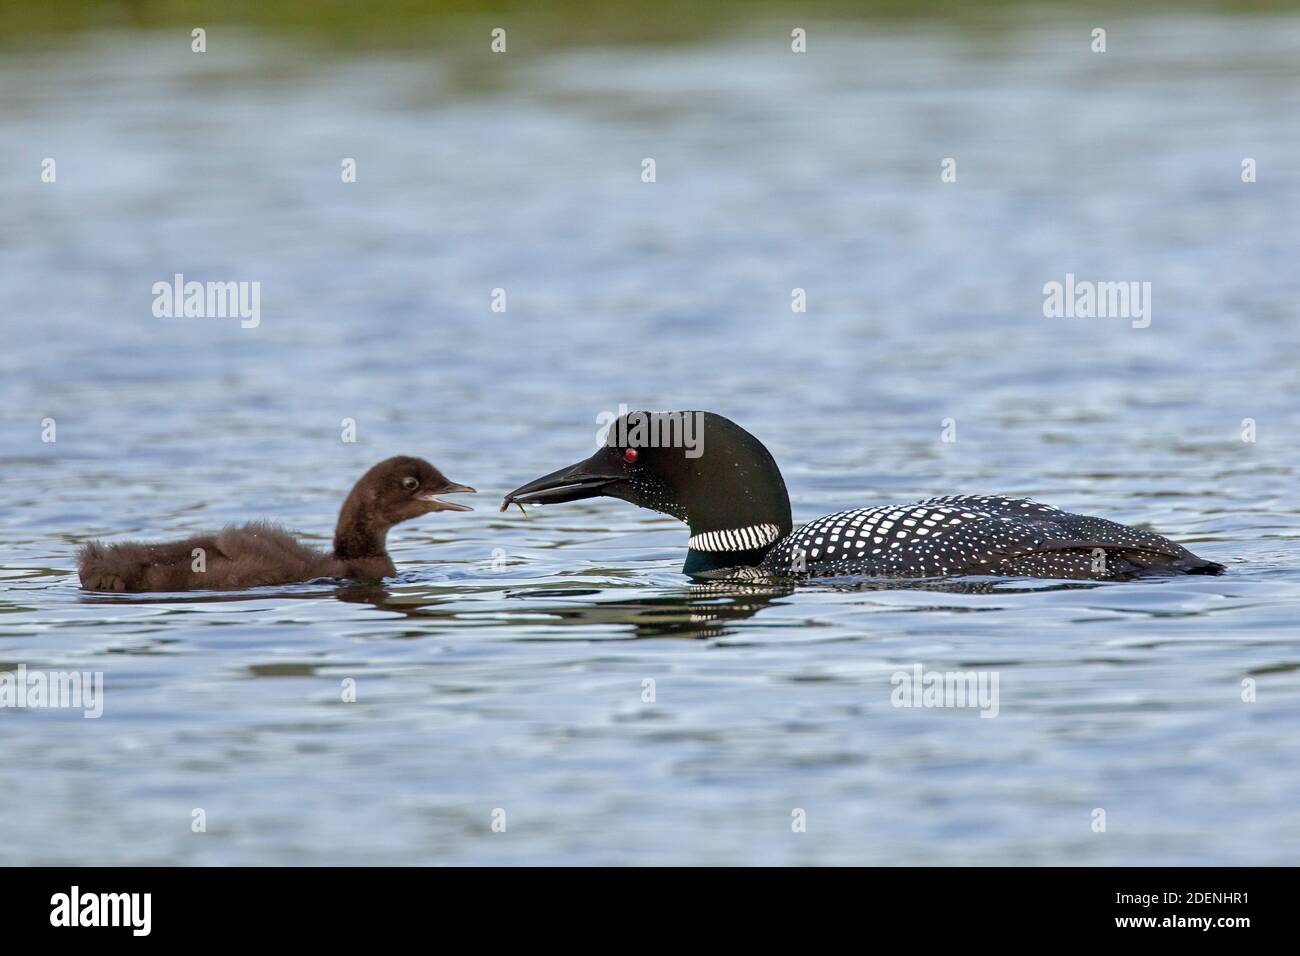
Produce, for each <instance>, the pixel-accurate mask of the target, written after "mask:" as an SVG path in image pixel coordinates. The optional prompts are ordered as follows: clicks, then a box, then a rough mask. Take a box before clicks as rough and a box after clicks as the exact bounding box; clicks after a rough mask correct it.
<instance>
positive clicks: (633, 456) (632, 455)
mask: <svg viewBox="0 0 1300 956" xmlns="http://www.w3.org/2000/svg"><path fill="white" fill-rule="evenodd" d="M639 457H640V455H638V454H637V453H636V449H635V448H624V449H623V460H624V461H625V462H627V463H628V464H629V465H630V464H632V462H634V461H636V460H637V458H639Z"/></svg>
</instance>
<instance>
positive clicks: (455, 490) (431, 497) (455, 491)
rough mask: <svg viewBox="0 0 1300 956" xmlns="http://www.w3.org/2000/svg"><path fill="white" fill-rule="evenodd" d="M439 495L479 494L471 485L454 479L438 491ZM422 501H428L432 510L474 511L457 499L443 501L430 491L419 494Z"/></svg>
mask: <svg viewBox="0 0 1300 956" xmlns="http://www.w3.org/2000/svg"><path fill="white" fill-rule="evenodd" d="M436 494H438V495H474V494H478V492H476V491H475V490H474V489H473V488H471V487H470V486H469V485H459V484H457V483H456V482H454V481H449V482H447V483H446V484H445V485H443V486H442V487H441V488H439V489H438V490H437V492H436ZM419 499H420V500H421V501H424V502H427V503H428V505H429V510H430V511H473V510H474V509H473V508H471V507H470V506H469V505H462V504H459V503H458V502H455V501H443V500H442V499H441V498H438V497H436V496H435V493H434V492H429V493H427V494H423V495H420V496H419Z"/></svg>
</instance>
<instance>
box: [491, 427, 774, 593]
mask: <svg viewBox="0 0 1300 956" xmlns="http://www.w3.org/2000/svg"><path fill="white" fill-rule="evenodd" d="M598 495H604V496H605V497H609V498H622V499H623V500H624V501H630V502H632V504H634V505H639V506H640V507H642V508H650V509H652V510H654V511H661V512H663V513H664V514H669V515H672V516H673V517H675V518H679V519H681V520H682V521H684V522H686V524H687V525H689V526H690V529H691V540H690V549H691V550H690V553H689V555H688V556H687V559H686V565H685V567H683V569H682V570H683V571H684V572H685V573H687V574H700V573H704V572H707V571H711V570H714V569H717V568H733V567H740V566H743V565H756V564H758V563H759V562H760V561H761V560H762V559H763V556H764V555H765V554H766V553H767V552H768V550H769V549H770V548H771V547H772V545H773V544H774V543H776V542H777V541H779V540H780V539H781V538H783V537H785V535H787V534H789V533H790V529H791V522H790V497H789V495H787V494H786V490H785V481H784V480H783V479H782V478H781V472H780V470H779V469H778V468H777V467H776V462H775V461H774V460H773V459H772V455H771V454H770V453H769V452H768V450H767V449H766V448H764V447H763V444H762V442H760V441H759V440H758V439H757V438H755V437H754V436H753V435H751V434H750V433H749V432H747V431H745V430H744V429H743V428H741V427H740V426H739V425H737V424H736V423H735V422H732V421H729V420H728V419H726V418H723V417H722V416H721V415H714V414H713V413H712V412H695V411H690V412H630V413H628V414H627V415H624V416H622V417H621V418H619V419H618V420H617V421H615V422H614V423H613V424H612V425H611V426H610V429H609V433H608V436H607V438H606V440H605V444H604V446H603V447H601V448H600V450H599V451H597V452H596V454H594V455H592V456H591V457H590V458H588V459H587V460H586V461H580V462H578V463H577V464H576V465H570V466H569V467H568V468H561V469H560V470H559V471H555V472H552V473H551V474H549V475H543V476H542V477H541V478H538V479H537V480H536V481H530V482H529V483H528V484H526V485H523V486H522V487H519V488H516V489H515V490H514V491H512V492H510V494H508V495H506V497H505V500H504V501H503V502H502V505H501V507H502V510H504V509H505V508H506V507H507V506H508V505H510V504H512V503H515V502H518V503H521V504H557V503H559V502H563V501H577V500H579V499H581V498H594V497H596V496H598Z"/></svg>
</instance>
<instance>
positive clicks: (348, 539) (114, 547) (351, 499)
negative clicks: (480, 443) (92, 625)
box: [77, 456, 474, 591]
mask: <svg viewBox="0 0 1300 956" xmlns="http://www.w3.org/2000/svg"><path fill="white" fill-rule="evenodd" d="M473 491H474V489H473V488H471V487H469V486H468V485H459V484H457V483H456V482H454V481H448V480H447V479H446V478H445V477H444V476H443V474H442V472H440V471H439V470H438V469H437V468H435V467H433V465H431V464H429V463H428V462H427V461H425V460H424V459H422V458H407V457H404V456H399V457H396V458H388V459H386V460H384V461H381V462H380V463H379V464H377V465H375V466H374V467H373V468H371V469H370V470H369V471H367V472H366V473H365V474H364V475H362V476H361V479H360V480H359V481H358V482H357V483H356V485H355V486H353V488H352V491H351V493H350V494H349V495H348V496H347V499H346V500H345V501H344V502H343V508H342V509H341V510H340V512H339V520H338V525H337V527H336V528H335V531H334V550H333V551H330V552H325V551H319V550H317V549H316V548H313V547H311V546H309V545H306V544H303V543H301V542H299V541H298V540H296V539H295V538H294V537H293V535H291V534H289V533H288V532H287V531H285V530H284V529H283V528H280V527H279V526H277V525H274V524H270V523H267V522H261V521H257V522H252V523H250V524H245V525H231V526H229V527H227V528H226V529H225V530H223V531H220V532H218V533H216V534H201V535H195V536H193V537H190V538H185V539H183V540H181V541H162V542H144V541H124V542H121V543H120V544H103V543H101V542H99V541H92V542H90V543H89V544H87V545H86V546H85V547H84V548H82V549H81V551H80V552H79V553H78V555H77V569H78V571H79V572H80V577H81V586H82V587H83V588H85V589H87V590H89V591H193V590H225V589H232V588H252V587H260V586H262V585H267V584H292V583H295V582H299V581H311V580H313V579H315V578H362V579H366V578H384V577H392V576H393V575H395V574H396V573H397V568H396V567H395V566H394V565H393V560H392V558H390V557H389V556H388V550H387V546H386V541H387V536H388V529H389V528H391V527H392V526H393V525H395V524H398V523H399V522H402V521H409V520H410V519H412V518H418V517H419V516H420V515H423V514H428V513H429V512H431V511H472V510H473V509H472V508H470V507H469V506H468V505H462V504H456V503H454V502H451V501H441V500H439V499H438V498H437V497H435V496H436V495H450V494H458V493H461V492H473Z"/></svg>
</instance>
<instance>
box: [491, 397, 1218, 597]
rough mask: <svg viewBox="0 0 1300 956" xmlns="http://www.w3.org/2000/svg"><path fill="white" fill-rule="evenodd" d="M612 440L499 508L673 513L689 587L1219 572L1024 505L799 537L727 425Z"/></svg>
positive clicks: (759, 460) (869, 521) (846, 524)
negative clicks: (703, 580) (600, 502)
mask: <svg viewBox="0 0 1300 956" xmlns="http://www.w3.org/2000/svg"><path fill="white" fill-rule="evenodd" d="M692 424H694V428H692ZM692 431H694V435H693V436H692ZM674 432H675V433H676V435H677V439H676V440H673V439H672V436H673V434H674ZM608 434H609V437H608V439H607V440H606V443H605V447H603V448H601V449H600V450H599V451H597V452H596V454H594V455H592V456H591V457H590V458H588V459H587V460H586V461H582V462H578V463H577V464H576V465H571V466H569V467H568V468H561V469H560V470H559V471H556V472H552V473H551V474H549V475H544V476H543V477H541V478H538V479H537V480H536V481H531V482H529V483H528V484H526V485H523V486H522V487H520V488H516V489H515V490H514V491H512V492H510V493H509V494H508V495H506V497H505V500H504V501H503V502H502V504H501V508H502V510H505V508H506V507H507V506H509V505H510V504H515V503H519V504H529V503H533V504H552V503H558V502H563V501H576V500H578V499H581V498H592V497H595V496H598V495H605V496H608V497H611V498H621V499H623V500H624V501H630V502H631V503H632V504H635V505H639V506H640V507H642V508H650V509H652V510H654V511H660V512H663V513H664V514H669V515H672V516H673V517H675V518H678V519H680V520H681V521H684V522H686V524H687V525H688V526H689V527H690V532H691V536H690V541H689V542H688V543H689V547H690V550H689V551H688V552H687V556H686V564H685V565H684V566H683V568H682V571H683V573H685V574H689V575H691V576H692V577H710V578H717V577H741V578H753V577H766V576H775V577H794V578H805V577H848V576H869V577H886V578H923V577H946V576H950V575H963V574H981V575H1003V576H1018V577H1031V578H1058V579H1090V580H1123V579H1126V578H1131V577H1134V576H1136V575H1139V574H1143V573H1176V572H1183V573H1189V574H1219V573H1220V572H1222V571H1223V566H1222V565H1220V564H1215V563H1214V562H1212V561H1206V560H1204V559H1203V558H1199V557H1197V556H1196V555H1194V554H1192V553H1191V552H1190V551H1188V550H1187V549H1186V548H1183V547H1181V546H1179V545H1177V544H1174V543H1173V542H1172V541H1170V540H1168V539H1167V538H1162V537H1160V536H1159V535H1157V534H1152V533H1151V532H1149V531H1141V530H1138V529H1136V528H1130V527H1127V526H1125V525H1122V524H1116V523H1115V522H1113V521H1107V520H1105V519H1103V518H1091V517H1086V516H1084V515H1075V514H1069V513H1067V512H1064V511H1059V510H1057V509H1056V508H1051V507H1048V506H1047V505H1041V504H1039V503H1038V502H1036V501H1031V500H1029V499H1025V498H1004V497H1001V496H992V495H953V496H949V497H944V498H929V499H926V500H925V501H918V502H916V503H914V504H907V505H885V506H882V507H877V508H861V509H857V510H853V511H841V512H837V513H836V514H831V515H826V516H825V517H822V518H817V519H816V520H814V521H810V522H809V523H808V524H805V525H803V526H801V527H799V528H794V526H793V524H792V522H791V519H790V498H789V495H787V494H786V490H785V481H784V480H783V479H782V478H781V472H780V470H779V469H778V468H777V466H776V462H775V461H774V460H773V458H772V455H771V454H770V453H769V452H768V450H767V449H766V448H764V447H763V445H762V443H761V442H759V440H758V439H757V438H755V437H754V436H753V435H751V434H750V433H749V432H747V431H745V430H744V429H743V428H741V427H740V426H739V425H736V424H735V423H734V422H731V421H729V420H728V419H726V418H723V417H722V416H721V415H715V414H713V413H712V412H662V413H648V412H632V413H630V414H628V415H625V416H623V417H622V418H620V419H618V420H617V421H616V422H614V423H613V425H612V426H611V427H610V430H609V433H608ZM665 436H667V437H668V439H669V440H667V441H664V440H662V439H663V438H664V437H665ZM685 437H689V438H691V439H692V441H691V442H690V443H687V442H686V441H684V440H683V439H684V438H685ZM616 439H617V440H616ZM692 446H693V447H692Z"/></svg>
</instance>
